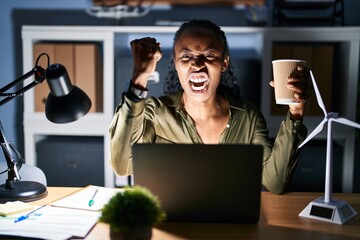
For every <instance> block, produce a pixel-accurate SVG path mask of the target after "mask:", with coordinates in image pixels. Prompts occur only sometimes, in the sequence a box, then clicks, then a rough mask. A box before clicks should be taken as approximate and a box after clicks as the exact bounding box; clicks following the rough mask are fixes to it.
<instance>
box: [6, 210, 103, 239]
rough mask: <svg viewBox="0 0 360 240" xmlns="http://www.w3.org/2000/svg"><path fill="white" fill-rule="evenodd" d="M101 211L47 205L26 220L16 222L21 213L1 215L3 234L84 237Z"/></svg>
mask: <svg viewBox="0 0 360 240" xmlns="http://www.w3.org/2000/svg"><path fill="white" fill-rule="evenodd" d="M100 215H101V213H100V212H95V211H84V210H77V209H66V208H58V207H51V206H46V207H43V208H42V209H39V211H36V214H32V215H30V216H29V218H27V219H26V220H24V221H20V222H16V223H15V219H17V218H18V217H19V216H21V214H17V215H12V216H7V217H0V235H1V236H20V237H30V238H39V239H50V240H63V239H69V238H72V237H76V238H84V237H86V235H87V234H88V233H89V232H90V230H91V228H92V227H93V226H94V225H95V224H96V222H97V221H98V219H99V217H100Z"/></svg>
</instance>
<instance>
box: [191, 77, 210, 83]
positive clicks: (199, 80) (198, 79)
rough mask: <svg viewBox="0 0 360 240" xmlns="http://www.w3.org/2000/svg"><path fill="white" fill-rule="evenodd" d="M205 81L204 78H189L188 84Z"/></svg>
mask: <svg viewBox="0 0 360 240" xmlns="http://www.w3.org/2000/svg"><path fill="white" fill-rule="evenodd" d="M205 81H206V79H204V78H190V82H193V83H202V82H205Z"/></svg>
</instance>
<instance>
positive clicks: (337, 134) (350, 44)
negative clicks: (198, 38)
mask: <svg viewBox="0 0 360 240" xmlns="http://www.w3.org/2000/svg"><path fill="white" fill-rule="evenodd" d="M177 29H178V27H164V26H161V27H159V26H157V27H155V26H136V27H135V26H121V27H105V26H104V27H99V26H96V27H90V26H84V27H82V26H23V29H22V37H23V67H24V72H27V71H29V69H31V68H32V67H33V64H34V63H33V45H34V44H35V43H37V42H74V43H76V42H98V43H100V45H101V46H102V59H103V96H104V99H103V104H104V106H103V112H100V113H99V112H92V113H89V114H88V115H87V116H85V117H84V118H83V119H81V120H79V121H77V122H74V123H71V124H65V125H55V124H53V123H51V122H49V121H48V120H47V119H46V118H45V115H44V114H43V113H40V112H35V111H34V91H30V92H29V93H27V94H26V95H24V133H25V159H26V162H27V163H28V164H34V165H36V164H37V156H36V151H35V146H36V144H37V143H38V142H39V141H40V140H41V139H42V138H44V136H47V135H59V136H100V137H103V139H104V159H103V160H102V161H104V169H105V170H104V183H105V186H108V187H111V186H114V184H115V179H116V178H115V176H114V173H113V171H112V169H111V166H110V164H109V162H108V160H109V149H110V147H109V145H110V139H109V135H108V127H109V124H110V121H111V119H112V116H113V112H114V109H115V106H116V105H117V104H118V103H119V101H120V96H121V93H122V92H123V91H124V89H125V85H126V81H127V80H128V79H129V78H130V77H131V66H132V62H131V61H132V58H131V53H130V49H129V43H130V41H131V40H133V39H135V38H140V37H145V36H152V37H156V38H157V39H158V40H159V42H161V46H162V49H163V52H164V56H163V60H162V62H161V63H160V64H159V65H158V71H159V73H160V84H151V86H149V88H150V91H151V93H152V95H155V96H156V95H160V94H162V89H163V86H162V84H161V83H162V81H163V79H164V78H165V74H166V72H167V64H168V59H169V58H170V51H171V48H172V44H173V36H174V33H175V32H176V30H177ZM222 29H223V30H224V31H225V32H226V34H227V37H228V41H229V46H230V49H231V57H232V62H233V65H234V68H235V73H237V74H241V73H243V72H244V71H248V72H250V73H251V71H250V70H248V69H241V66H242V65H241V60H244V59H251V60H255V61H258V62H260V67H259V72H261V79H258V83H256V82H254V79H244V81H245V80H246V81H247V84H246V85H247V86H246V88H250V89H251V90H250V91H248V89H245V91H244V92H245V93H246V92H250V94H252V93H254V94H257V95H258V96H259V98H260V99H259V105H260V107H261V109H262V111H263V113H264V116H265V118H266V120H267V122H268V127H269V130H270V136H271V137H274V136H275V134H276V132H277V129H278V127H279V124H280V121H281V120H282V119H283V116H277V115H273V114H272V113H271V110H270V109H271V101H273V100H272V99H271V91H273V90H272V88H271V87H269V84H268V82H269V81H270V80H271V78H272V70H271V60H272V54H273V53H272V47H273V44H276V43H278V42H287V43H290V44H291V43H292V42H294V43H298V42H308V43H311V42H323V43H325V42H335V43H337V44H338V46H339V53H340V55H339V56H340V57H341V61H338V64H340V72H341V76H342V79H344V81H343V86H344V87H343V89H342V90H341V91H342V92H341V95H340V96H343V97H344V100H343V102H341V104H340V108H341V114H342V115H344V116H346V118H349V119H355V112H356V104H354V103H355V102H356V94H357V91H356V89H357V84H358V79H359V76H358V68H359V44H360V28H334V27H333V28H296V29H293V28H279V29H278V28H259V27H223V28H222ZM250 76H251V75H250ZM315 77H316V76H315ZM240 84H241V83H240ZM257 85H258V86H257ZM241 86H242V85H241ZM245 95H246V94H245ZM305 120H306V121H305V124H306V125H307V126H308V128H309V131H312V129H313V128H314V127H316V125H317V124H318V123H319V122H320V121H321V120H322V116H306V119H305ZM325 135H326V134H325V133H322V134H320V135H319V136H318V138H319V139H324V138H325ZM334 138H335V139H337V140H339V141H341V142H343V143H344V144H343V145H344V152H345V154H344V159H345V160H344V174H343V190H344V191H347V192H349V191H351V190H352V184H353V183H352V176H353V172H352V171H353V166H354V146H355V133H354V131H353V129H345V128H343V127H339V128H338V130H336V129H334Z"/></svg>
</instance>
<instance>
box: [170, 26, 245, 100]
mask: <svg viewBox="0 0 360 240" xmlns="http://www.w3.org/2000/svg"><path fill="white" fill-rule="evenodd" d="M190 28H195V29H196V28H197V29H206V30H209V31H211V32H213V33H215V36H216V37H217V39H218V40H219V41H220V42H221V44H222V45H223V46H224V55H225V56H226V55H230V54H229V46H228V43H227V39H226V36H225V33H224V31H222V30H221V29H220V27H219V26H217V25H216V24H214V23H213V22H211V21H208V20H191V21H189V22H186V23H183V24H182V25H181V26H180V28H179V29H178V31H177V32H176V33H175V37H174V44H173V50H174V49H175V48H174V46H175V43H176V42H177V40H178V39H179V38H180V37H181V35H182V34H183V32H184V31H185V30H187V29H190ZM172 54H173V55H172V57H171V60H170V63H169V66H168V74H167V76H166V78H165V84H164V93H165V94H172V93H175V92H177V91H179V90H180V89H181V85H180V81H179V77H178V74H177V72H176V70H175V63H174V55H175V54H174V52H173V53H172ZM218 89H222V90H223V91H227V92H230V93H232V94H233V95H234V96H237V97H240V88H239V86H238V82H237V79H236V77H235V75H234V69H233V66H232V64H231V61H230V62H229V66H228V68H227V69H226V70H225V71H224V72H222V74H221V81H220V84H219V87H218Z"/></svg>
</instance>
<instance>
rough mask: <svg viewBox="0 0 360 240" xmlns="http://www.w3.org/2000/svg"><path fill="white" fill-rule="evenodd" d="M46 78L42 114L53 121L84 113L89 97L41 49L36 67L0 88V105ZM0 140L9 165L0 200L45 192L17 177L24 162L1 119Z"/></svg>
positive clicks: (31, 197)
mask: <svg viewBox="0 0 360 240" xmlns="http://www.w3.org/2000/svg"><path fill="white" fill-rule="evenodd" d="M42 56H46V57H47V65H48V66H47V68H46V70H45V69H44V68H42V67H41V66H38V62H39V59H40V58H41V57H42ZM33 75H34V78H35V80H34V81H32V82H31V83H29V84H27V85H25V86H23V87H22V88H21V89H19V90H17V91H16V92H13V93H9V92H7V91H8V90H9V89H11V88H12V87H14V86H15V85H16V84H18V83H20V82H23V81H24V80H26V79H27V78H29V77H31V76H33ZM45 79H46V80H47V83H48V86H49V88H50V93H49V95H48V97H47V100H46V106H45V115H46V117H47V119H48V120H49V121H51V122H54V123H69V122H73V121H76V120H78V119H80V118H81V117H83V116H85V115H86V114H87V113H88V111H89V110H90V107H91V100H90V98H89V97H88V96H87V95H86V93H85V92H83V91H82V90H81V89H80V88H78V87H76V86H73V85H72V84H71V81H70V79H69V76H68V74H67V71H66V68H65V67H64V66H63V65H61V64H51V65H50V58H49V55H47V54H46V53H42V54H40V55H39V56H38V58H37V59H36V63H35V67H34V68H33V69H32V70H31V71H29V72H28V73H26V74H25V75H23V76H21V77H19V78H17V79H16V80H14V81H13V82H11V83H10V84H8V85H6V86H5V87H3V88H1V89H0V97H4V98H3V99H1V100H0V106H2V105H3V104H5V103H6V102H8V101H10V100H11V99H13V98H16V97H18V96H21V95H23V93H24V92H26V91H27V90H29V89H31V88H33V87H35V86H36V85H38V84H40V83H42V82H43V81H44V80H45ZM0 143H1V147H2V149H3V152H4V155H5V159H6V163H7V166H8V169H7V170H6V171H4V172H3V173H5V172H8V178H7V180H6V182H5V184H2V185H0V202H7V201H16V200H20V201H24V202H27V201H35V200H38V199H41V198H43V197H45V196H46V195H47V189H46V187H45V186H44V185H43V184H41V183H38V182H33V181H20V179H21V177H20V174H19V170H20V168H21V166H22V164H23V163H24V160H23V158H22V157H21V155H20V153H19V152H18V151H17V150H16V148H15V147H14V145H13V144H12V143H11V142H9V141H8V140H7V139H6V136H5V132H4V130H3V127H2V124H1V122H0Z"/></svg>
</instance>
